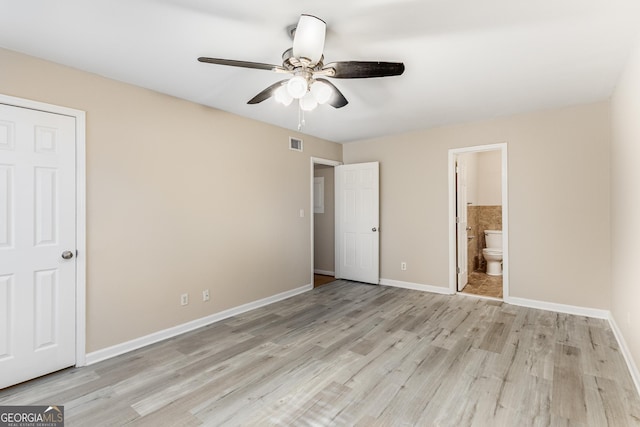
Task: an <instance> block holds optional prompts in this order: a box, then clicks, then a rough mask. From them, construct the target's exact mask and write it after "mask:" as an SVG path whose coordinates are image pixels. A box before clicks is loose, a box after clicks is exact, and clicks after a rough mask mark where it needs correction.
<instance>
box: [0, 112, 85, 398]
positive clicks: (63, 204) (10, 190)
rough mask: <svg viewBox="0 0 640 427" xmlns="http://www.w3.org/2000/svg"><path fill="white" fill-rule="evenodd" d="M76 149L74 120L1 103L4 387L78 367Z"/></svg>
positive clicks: (0, 367) (0, 352)
mask: <svg viewBox="0 0 640 427" xmlns="http://www.w3.org/2000/svg"><path fill="white" fill-rule="evenodd" d="M75 147H76V146H75V119H74V118H72V117H69V116H64V115H59V114H53V113H46V112H42V111H36V110H31V109H27V108H20V107H15V106H8V105H4V104H0V388H2V387H7V386H9V385H12V384H16V383H18V382H22V381H25V380H28V379H31V378H34V377H37V376H40V375H44V374H47V373H49V372H53V371H56V370H59V369H62V368H66V367H68V366H72V365H74V364H75V360H76V359H75V356H76V349H75V344H76V335H75V334H76V331H75V327H76V323H75V315H76V311H75V307H76V300H75V298H76V296H75V292H76V278H75V274H76V273H75V271H76V269H75V262H76V261H75V260H76V257H75V251H76V235H75V233H76V231H75V230H76V213H75V212H76V201H75V198H76V194H75V191H76V183H75V179H76V178H75V167H76V166H75V149H76V148H75ZM65 252H67V253H66V254H65V258H67V259H65V258H63V256H62V255H63V253H65ZM69 257H70V258H69Z"/></svg>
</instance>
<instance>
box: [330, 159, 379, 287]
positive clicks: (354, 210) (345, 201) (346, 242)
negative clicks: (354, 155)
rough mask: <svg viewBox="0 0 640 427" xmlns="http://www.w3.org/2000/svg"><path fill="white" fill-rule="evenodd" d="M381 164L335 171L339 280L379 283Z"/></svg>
mask: <svg viewBox="0 0 640 427" xmlns="http://www.w3.org/2000/svg"><path fill="white" fill-rule="evenodd" d="M378 170H379V166H378V162H372V163H358V164H352V165H341V166H336V168H335V181H336V182H335V187H336V263H335V268H336V278H341V279H348V280H355V281H358V282H365V283H372V284H376V285H377V284H378V283H379V281H380V273H379V250H380V249H379V247H380V240H379V230H378V228H379V223H378V222H379V179H378V174H379V172H378Z"/></svg>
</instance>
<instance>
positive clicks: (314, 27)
mask: <svg viewBox="0 0 640 427" xmlns="http://www.w3.org/2000/svg"><path fill="white" fill-rule="evenodd" d="M326 32H327V24H326V23H325V22H324V21H323V20H322V19H320V18H317V17H315V16H313V15H300V20H299V21H298V26H297V27H296V31H295V34H294V36H293V56H295V57H296V58H307V59H308V60H309V61H311V64H312V65H315V64H317V63H318V62H319V61H320V59H321V58H322V51H323V50H324V37H325V34H326Z"/></svg>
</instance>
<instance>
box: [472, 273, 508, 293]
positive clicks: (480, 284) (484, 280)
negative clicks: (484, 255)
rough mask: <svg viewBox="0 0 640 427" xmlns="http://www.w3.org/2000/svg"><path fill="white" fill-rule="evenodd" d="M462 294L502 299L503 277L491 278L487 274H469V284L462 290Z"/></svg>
mask: <svg viewBox="0 0 640 427" xmlns="http://www.w3.org/2000/svg"><path fill="white" fill-rule="evenodd" d="M462 293H464V294H473V295H482V296H485V297H493V298H502V276H489V275H487V274H485V273H482V272H479V271H474V272H473V273H470V274H469V282H468V283H467V286H465V287H464V289H463V290H462Z"/></svg>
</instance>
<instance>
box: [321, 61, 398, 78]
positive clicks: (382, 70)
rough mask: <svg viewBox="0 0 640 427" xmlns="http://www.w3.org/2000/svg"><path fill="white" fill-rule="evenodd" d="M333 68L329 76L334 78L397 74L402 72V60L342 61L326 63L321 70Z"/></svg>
mask: <svg viewBox="0 0 640 427" xmlns="http://www.w3.org/2000/svg"><path fill="white" fill-rule="evenodd" d="M330 68H333V70H334V71H335V73H334V74H333V75H332V76H330V77H334V78H336V79H368V78H371V77H389V76H399V75H400V74H402V73H404V64H403V63H402V62H377V61H342V62H332V63H331V64H327V65H326V66H325V67H324V68H323V70H326V69H330Z"/></svg>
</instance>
